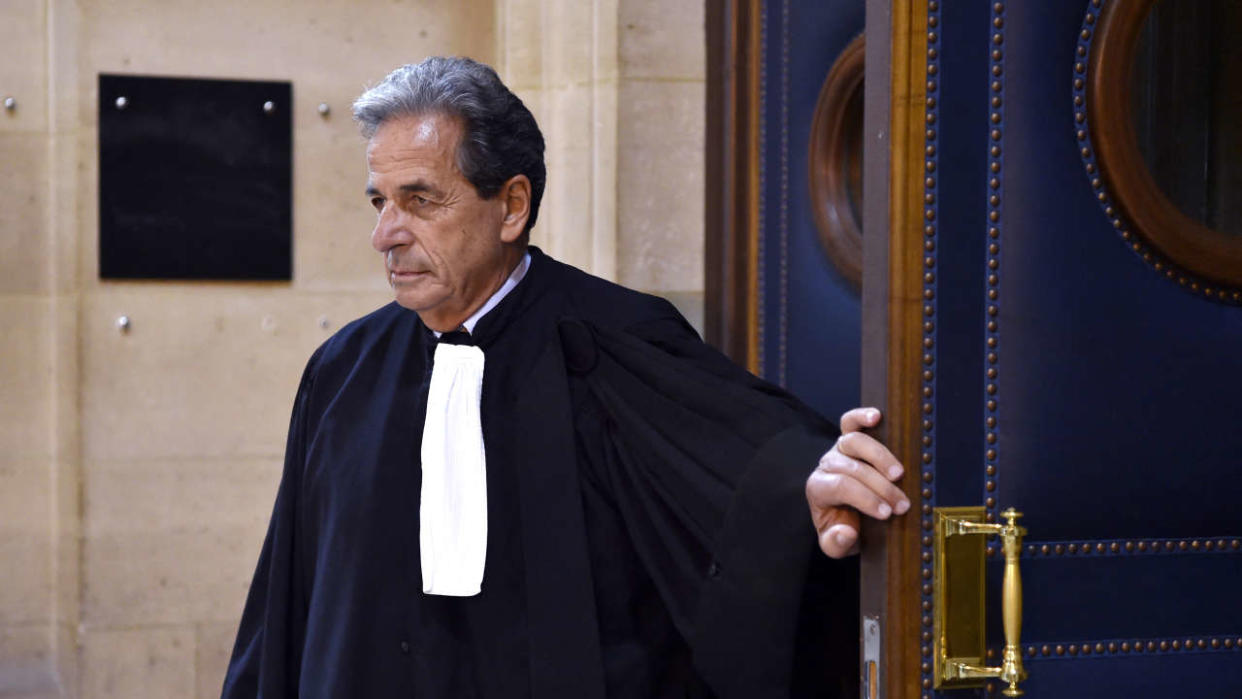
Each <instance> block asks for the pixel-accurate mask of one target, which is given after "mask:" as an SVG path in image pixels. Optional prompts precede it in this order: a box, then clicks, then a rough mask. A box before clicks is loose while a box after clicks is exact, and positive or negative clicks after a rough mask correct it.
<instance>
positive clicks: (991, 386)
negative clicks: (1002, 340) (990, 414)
mask: <svg viewBox="0 0 1242 699" xmlns="http://www.w3.org/2000/svg"><path fill="white" fill-rule="evenodd" d="M989 339H991V338H989ZM985 390H987V392H988V395H989V396H994V395H996V384H994V383H990V384H988V386H987V389H985Z"/></svg>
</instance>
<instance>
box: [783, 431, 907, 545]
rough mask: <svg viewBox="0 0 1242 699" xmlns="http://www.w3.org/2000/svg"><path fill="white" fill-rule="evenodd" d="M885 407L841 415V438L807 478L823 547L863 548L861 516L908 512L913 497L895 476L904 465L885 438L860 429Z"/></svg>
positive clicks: (807, 497)
mask: <svg viewBox="0 0 1242 699" xmlns="http://www.w3.org/2000/svg"><path fill="white" fill-rule="evenodd" d="M879 422H880V411H879V410H876V409H875V408H855V409H853V410H850V411H848V412H846V413H845V414H844V415H842V416H841V438H840V439H838V440H837V443H836V444H834V445H833V447H832V449H830V450H829V451H828V453H827V454H824V455H823V456H821V457H820V459H819V466H818V467H817V468H816V469H815V471H814V472H812V473H811V477H810V478H808V479H807V480H806V501H807V503H808V504H809V505H810V506H811V521H813V522H814V523H815V530H816V531H817V532H819V547H820V548H821V549H823V550H824V553H826V554H828V555H829V556H830V557H832V558H844V557H845V556H849V555H852V554H855V553H858V531H859V526H860V523H859V516H858V513H859V512H862V513H863V514H866V515H868V516H870V517H874V518H876V519H888V518H889V516H891V515H892V514H894V513H896V514H899V515H900V514H905V512H906V511H907V510H909V509H910V501H909V500H908V499H906V496H905V494H904V493H902V492H901V489H900V488H898V487H897V486H896V485H894V484H893V481H895V480H897V479H898V478H901V474H902V473H904V469H903V468H902V467H901V464H900V463H899V462H898V461H897V458H896V457H895V456H893V453H892V452H890V451H889V450H888V447H885V446H884V445H883V444H880V443H879V442H878V441H876V440H875V439H874V438H873V437H872V436H871V435H868V434H866V433H864V432H861V431H860V430H862V429H864V428H866V427H875V426H876V425H877V424H879Z"/></svg>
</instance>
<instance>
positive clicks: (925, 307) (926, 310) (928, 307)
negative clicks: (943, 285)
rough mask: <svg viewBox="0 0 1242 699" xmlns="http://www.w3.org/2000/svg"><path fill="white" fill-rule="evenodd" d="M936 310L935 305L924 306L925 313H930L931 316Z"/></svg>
mask: <svg viewBox="0 0 1242 699" xmlns="http://www.w3.org/2000/svg"><path fill="white" fill-rule="evenodd" d="M935 312H936V309H935V307H933V306H923V315H928V316H929V315H931V314H933V313H935Z"/></svg>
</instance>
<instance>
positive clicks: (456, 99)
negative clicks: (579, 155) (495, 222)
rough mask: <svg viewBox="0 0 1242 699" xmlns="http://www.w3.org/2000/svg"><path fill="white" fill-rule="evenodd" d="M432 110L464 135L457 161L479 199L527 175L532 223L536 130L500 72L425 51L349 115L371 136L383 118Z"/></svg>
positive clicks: (538, 170)
mask: <svg viewBox="0 0 1242 699" xmlns="http://www.w3.org/2000/svg"><path fill="white" fill-rule="evenodd" d="M429 113H439V114H444V115H447V116H451V117H456V118H458V119H461V121H462V125H463V127H464V130H465V133H464V134H463V136H462V139H461V144H460V145H459V146H458V148H457V166H458V168H460V169H461V172H462V175H464V176H465V178H466V179H467V180H469V182H470V184H471V185H473V186H474V189H475V191H476V192H478V193H479V196H480V197H482V198H484V199H491V198H492V197H494V196H496V194H497V193H498V192H499V191H500V187H501V185H503V184H504V183H505V182H507V181H508V180H509V178H511V177H513V176H515V175H526V177H527V179H529V180H530V190H531V192H530V195H531V196H530V217H529V218H527V219H526V228H525V230H524V231H523V234H524V235H525V234H527V233H529V232H530V229H531V228H533V227H534V226H535V219H536V217H537V216H538V214H539V200H540V199H542V198H543V189H544V182H545V180H546V179H547V171H546V169H545V167H544V164H543V147H544V146H543V134H542V133H541V132H540V131H539V125H538V124H536V123H535V117H534V116H533V115H531V113H530V110H529V109H527V108H526V105H524V104H522V100H520V99H518V97H517V95H514V94H513V93H512V92H510V91H509V88H507V87H505V84H504V83H503V82H501V81H500V76H498V75H496V71H494V70H492V69H491V68H490V67H489V66H486V65H484V64H482V63H479V62H477V61H474V60H471V59H469V58H461V57H452V58H445V57H441V56H432V57H430V58H427V59H426V60H424V61H423V62H422V63H419V64H417V65H414V64H410V65H404V66H401V67H400V68H398V69H396V70H394V71H393V72H391V73H389V74H388V76H387V77H385V78H384V79H383V80H381V81H380V83H379V84H378V85H376V86H375V87H372V88H370V89H369V90H367V91H366V92H364V93H362V95H361V96H360V97H358V99H357V100H355V101H354V120H355V121H357V122H358V126H359V128H361V130H362V135H363V136H364V137H365V138H368V139H369V138H371V137H372V136H374V135H375V132H376V131H378V130H379V127H380V126H381V125H382V124H383V123H384V122H386V121H388V120H389V119H393V118H395V117H402V116H417V115H422V114H429Z"/></svg>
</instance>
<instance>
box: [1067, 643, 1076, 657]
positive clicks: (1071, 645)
mask: <svg viewBox="0 0 1242 699" xmlns="http://www.w3.org/2000/svg"><path fill="white" fill-rule="evenodd" d="M1066 650H1068V651H1069V654H1070V655H1078V646H1076V645H1074V644H1073V643H1071V644H1070V647H1069V648H1066Z"/></svg>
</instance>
